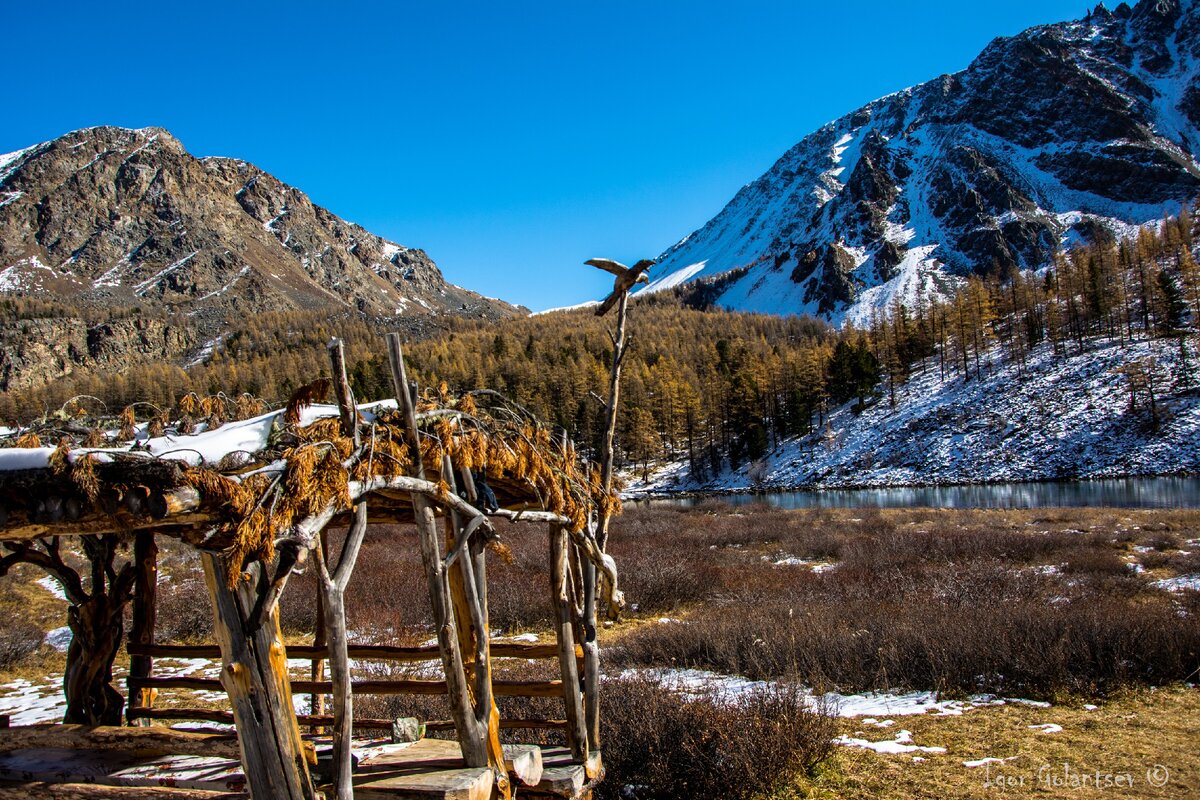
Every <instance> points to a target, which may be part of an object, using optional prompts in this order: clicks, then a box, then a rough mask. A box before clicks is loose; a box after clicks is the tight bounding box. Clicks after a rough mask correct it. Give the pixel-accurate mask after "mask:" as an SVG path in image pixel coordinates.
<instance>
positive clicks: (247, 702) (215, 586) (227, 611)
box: [135, 553, 314, 800]
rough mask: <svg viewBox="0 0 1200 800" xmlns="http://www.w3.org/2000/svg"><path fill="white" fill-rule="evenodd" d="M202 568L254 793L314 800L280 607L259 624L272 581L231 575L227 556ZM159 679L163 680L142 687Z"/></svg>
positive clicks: (262, 797)
mask: <svg viewBox="0 0 1200 800" xmlns="http://www.w3.org/2000/svg"><path fill="white" fill-rule="evenodd" d="M201 561H202V562H203V564H204V578H205V582H206V583H207V584H208V591H209V596H210V598H211V599H212V603H213V610H214V614H213V616H214V626H213V627H214V631H215V634H216V637H217V642H218V643H219V644H220V645H221V652H222V661H223V664H224V666H223V668H222V670H221V682H222V684H223V685H224V687H225V691H226V693H227V694H228V695H229V702H230V704H231V705H232V706H233V714H234V718H235V719H236V720H237V728H238V742H239V744H240V745H241V756H242V758H241V762H242V769H243V770H244V771H245V775H246V782H247V784H248V786H249V789H250V794H251V796H252V797H254V798H255V800H268V798H271V799H272V800H275V799H278V800H313V798H314V789H313V785H312V780H311V778H310V777H309V772H308V757H307V755H306V753H305V750H304V746H303V741H302V740H301V738H300V727H299V726H298V725H297V724H296V712H295V711H294V709H293V708H292V697H291V687H290V685H289V681H288V670H287V658H286V655H285V652H286V651H285V650H284V647H283V641H282V636H281V634H280V630H279V610H278V608H272V609H271V611H270V613H269V614H267V617H266V619H265V620H261V621H260V620H259V616H260V615H259V611H258V609H259V602H260V601H261V600H262V598H263V597H264V596H265V595H266V593H267V592H268V591H269V589H270V581H269V580H268V579H267V576H266V574H265V571H264V569H263V567H262V565H261V564H260V563H253V564H247V565H244V566H243V570H244V573H245V575H233V576H231V575H230V574H229V570H228V566H227V564H226V563H225V560H224V558H223V557H222V556H220V555H217V554H213V553H201ZM231 577H232V578H233V582H234V583H233V587H232V588H230V579H231ZM154 680H158V679H155V678H147V679H142V682H146V681H154ZM135 685H137V682H135Z"/></svg>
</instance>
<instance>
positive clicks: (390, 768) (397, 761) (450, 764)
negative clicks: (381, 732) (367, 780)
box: [357, 739, 542, 786]
mask: <svg viewBox="0 0 1200 800" xmlns="http://www.w3.org/2000/svg"><path fill="white" fill-rule="evenodd" d="M501 747H502V757H503V759H504V767H505V769H506V770H507V771H508V772H509V773H510V774H512V775H515V776H516V777H517V779H518V780H520V781H521V782H522V783H523V784H525V785H526V786H536V785H537V783H538V781H540V780H541V777H542V749H541V748H540V747H538V746H537V745H534V744H506V745H502V746H501ZM463 766H464V764H463V759H462V748H461V747H460V746H459V744H458V742H453V741H449V740H446V739H422V740H420V741H419V742H413V743H411V744H397V745H390V746H388V745H385V746H384V747H382V748H380V749H378V750H377V751H372V752H371V754H370V755H368V756H366V757H363V758H361V759H360V760H359V762H358V767H357V771H358V772H359V773H363V774H366V773H372V772H405V773H411V772H415V771H419V770H435V769H458V768H461V767H463Z"/></svg>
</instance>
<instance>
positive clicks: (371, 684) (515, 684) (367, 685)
mask: <svg viewBox="0 0 1200 800" xmlns="http://www.w3.org/2000/svg"><path fill="white" fill-rule="evenodd" d="M133 683H134V686H136V687H138V688H154V689H194V690H197V691H204V692H211V691H220V690H221V689H222V688H223V687H224V683H222V681H219V680H216V679H215V678H187V677H169V678H141V679H138V680H136V681H134V682H133ZM492 683H493V688H494V691H495V693H496V694H497V695H499V696H501V697H558V696H560V695H561V694H562V690H563V689H562V681H493V682H492ZM290 686H291V691H292V692H293V693H295V694H312V693H314V692H321V693H323V694H330V693H332V692H333V683H332V682H330V681H290ZM350 686H351V688H352V690H353V692H354V693H355V694H379V695H397V694H445V693H446V687H447V682H446V681H434V680H416V679H413V680H388V681H353V682H351V684H350Z"/></svg>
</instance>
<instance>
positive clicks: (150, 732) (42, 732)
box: [0, 723, 239, 760]
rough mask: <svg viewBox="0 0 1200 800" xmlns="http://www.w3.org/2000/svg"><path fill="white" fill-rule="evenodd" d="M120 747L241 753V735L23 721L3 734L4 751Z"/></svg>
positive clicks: (158, 752) (148, 752)
mask: <svg viewBox="0 0 1200 800" xmlns="http://www.w3.org/2000/svg"><path fill="white" fill-rule="evenodd" d="M33 747H37V748H41V747H58V748H63V749H66V750H120V751H123V752H127V753H132V754H134V755H138V756H168V755H176V756H209V757H212V758H230V759H235V760H236V759H237V758H238V757H239V750H238V742H237V737H236V736H233V735H217V734H208V733H191V732H188V731H176V730H172V729H170V728H123V727H119V726H113V725H94V726H93V725H64V724H61V723H55V724H44V725H20V726H17V727H13V728H9V729H8V730H6V731H5V732H4V736H3V737H0V753H7V752H9V751H11V750H21V749H24V748H33Z"/></svg>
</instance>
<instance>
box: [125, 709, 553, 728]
mask: <svg viewBox="0 0 1200 800" xmlns="http://www.w3.org/2000/svg"><path fill="white" fill-rule="evenodd" d="M136 716H137V717H144V718H146V719H161V720H175V721H183V720H200V721H204V722H218V723H225V724H229V725H232V724H233V714H232V713H230V712H228V711H217V710H214V709H211V708H140V709H138V710H137V712H136ZM296 720H297V722H299V724H300V725H302V726H303V725H312V726H318V727H323V726H328V725H330V724H332V722H333V717H332V716H330V715H328V714H302V715H300V716H297V717H296ZM393 722H395V720H391V719H374V718H370V717H366V718H364V717H355V719H354V727H356V728H371V729H374V730H391V728H392V723H393ZM500 728H501V729H503V730H553V731H560V730H566V728H567V721H566V720H565V719H502V720H500ZM425 730H427V731H452V730H454V720H452V719H431V720H426V721H425Z"/></svg>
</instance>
